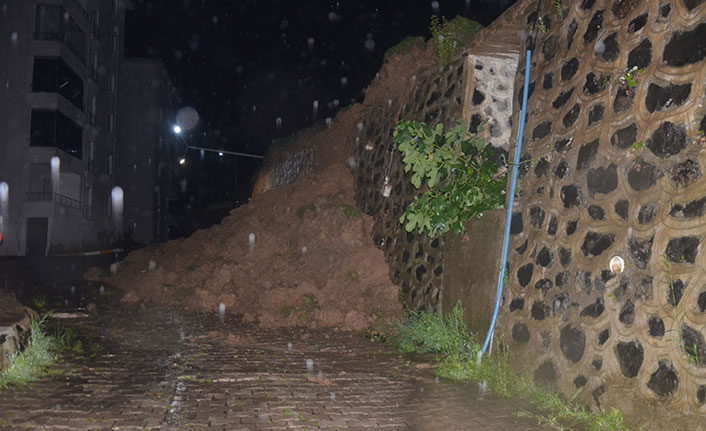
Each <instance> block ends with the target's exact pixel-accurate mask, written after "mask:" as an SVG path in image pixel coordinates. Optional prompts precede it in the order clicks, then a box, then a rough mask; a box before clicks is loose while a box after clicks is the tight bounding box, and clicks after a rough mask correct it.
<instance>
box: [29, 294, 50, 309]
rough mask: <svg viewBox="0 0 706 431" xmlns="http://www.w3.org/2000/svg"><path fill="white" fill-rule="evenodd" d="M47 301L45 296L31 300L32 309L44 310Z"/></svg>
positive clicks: (47, 303)
mask: <svg viewBox="0 0 706 431" xmlns="http://www.w3.org/2000/svg"><path fill="white" fill-rule="evenodd" d="M48 305H49V300H48V299H47V297H46V295H39V296H35V297H34V298H32V307H33V308H34V309H36V310H46V308H47V306H48Z"/></svg>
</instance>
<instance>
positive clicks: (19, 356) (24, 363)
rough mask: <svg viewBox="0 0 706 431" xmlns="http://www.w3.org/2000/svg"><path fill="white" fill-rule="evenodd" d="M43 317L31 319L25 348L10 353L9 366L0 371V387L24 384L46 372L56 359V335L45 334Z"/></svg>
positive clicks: (57, 342)
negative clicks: (27, 342) (29, 332)
mask: <svg viewBox="0 0 706 431" xmlns="http://www.w3.org/2000/svg"><path fill="white" fill-rule="evenodd" d="M43 325H44V319H41V320H38V321H37V320H32V323H31V331H32V334H31V335H30V338H29V344H28V345H27V348H26V349H25V350H23V351H22V352H18V353H15V354H13V355H12V357H11V358H10V366H9V367H7V368H6V369H5V370H3V371H1V372H0V388H8V387H11V386H25V385H27V384H28V383H30V382H34V381H36V380H37V379H39V378H40V377H41V376H42V375H44V374H46V373H47V372H48V370H49V367H50V366H51V365H52V364H53V363H54V362H55V361H56V352H57V350H58V348H59V346H60V343H59V340H58V339H57V338H56V337H52V336H49V335H47V334H46V333H45V332H44V330H43Z"/></svg>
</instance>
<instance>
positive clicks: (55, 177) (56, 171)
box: [49, 156, 61, 193]
mask: <svg viewBox="0 0 706 431" xmlns="http://www.w3.org/2000/svg"><path fill="white" fill-rule="evenodd" d="M49 164H50V165H51V191H52V193H59V190H60V189H59V178H60V175H61V172H60V171H61V160H59V157H57V156H53V157H52V158H51V160H50V161H49Z"/></svg>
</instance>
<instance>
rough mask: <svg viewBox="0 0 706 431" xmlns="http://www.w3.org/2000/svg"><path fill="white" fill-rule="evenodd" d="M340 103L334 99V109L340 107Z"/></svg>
mask: <svg viewBox="0 0 706 431" xmlns="http://www.w3.org/2000/svg"><path fill="white" fill-rule="evenodd" d="M340 103H341V102H339V101H338V99H333V107H334V108H338V105H339V104H340Z"/></svg>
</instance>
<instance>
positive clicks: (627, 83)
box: [618, 66, 643, 96]
mask: <svg viewBox="0 0 706 431" xmlns="http://www.w3.org/2000/svg"><path fill="white" fill-rule="evenodd" d="M642 71H643V69H638V67H637V66H633V68H632V69H625V71H624V72H623V73H622V74H621V75H620V76H619V77H618V83H619V84H620V88H622V89H623V91H625V94H626V95H628V96H630V95H631V94H632V92H633V90H634V89H635V87H637V75H639V74H640V72H642Z"/></svg>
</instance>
